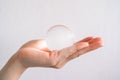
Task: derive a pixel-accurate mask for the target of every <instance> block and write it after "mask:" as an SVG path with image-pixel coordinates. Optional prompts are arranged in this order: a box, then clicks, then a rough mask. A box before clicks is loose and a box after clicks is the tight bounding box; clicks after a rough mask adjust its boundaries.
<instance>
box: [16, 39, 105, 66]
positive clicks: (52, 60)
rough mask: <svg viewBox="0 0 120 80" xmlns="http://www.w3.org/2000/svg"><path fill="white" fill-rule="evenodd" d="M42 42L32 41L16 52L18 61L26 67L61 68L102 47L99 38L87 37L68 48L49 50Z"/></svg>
mask: <svg viewBox="0 0 120 80" xmlns="http://www.w3.org/2000/svg"><path fill="white" fill-rule="evenodd" d="M45 43H46V42H45V41H44V40H32V41H29V42H28V43H26V44H24V45H23V46H22V47H21V48H20V49H19V50H18V52H17V56H18V59H19V60H20V62H21V63H22V64H23V65H24V66H25V67H26V68H28V67H52V68H61V67H63V66H64V65H65V64H66V63H67V62H68V61H70V60H72V59H75V58H77V57H79V56H80V55H82V54H85V53H87V52H89V51H92V50H95V49H97V48H99V47H101V46H103V42H102V40H101V38H99V37H96V38H93V37H87V38H85V39H83V40H81V41H78V42H76V43H75V44H73V45H72V46H70V47H67V48H64V49H61V50H50V49H49V48H48V47H47V45H45Z"/></svg>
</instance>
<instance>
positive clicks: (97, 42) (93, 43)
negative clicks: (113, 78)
mask: <svg viewBox="0 0 120 80" xmlns="http://www.w3.org/2000/svg"><path fill="white" fill-rule="evenodd" d="M90 43H91V44H90V45H89V47H86V48H83V49H81V50H79V51H78V52H77V53H75V54H73V55H71V56H70V57H69V58H68V61H69V60H72V59H74V58H76V57H79V56H80V55H82V54H85V53H87V52H89V51H93V50H95V49H97V48H99V47H101V46H103V41H102V40H101V38H99V37H97V38H95V39H94V40H92V41H91V42H90Z"/></svg>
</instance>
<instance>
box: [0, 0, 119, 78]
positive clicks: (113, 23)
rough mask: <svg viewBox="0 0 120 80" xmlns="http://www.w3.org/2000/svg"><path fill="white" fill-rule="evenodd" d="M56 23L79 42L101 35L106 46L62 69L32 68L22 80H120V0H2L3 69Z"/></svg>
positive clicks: (0, 60)
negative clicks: (27, 44) (20, 50)
mask: <svg viewBox="0 0 120 80" xmlns="http://www.w3.org/2000/svg"><path fill="white" fill-rule="evenodd" d="M56 24H63V25H66V26H68V27H69V28H71V29H72V30H73V32H74V33H75V35H76V38H75V40H76V41H78V40H80V39H82V38H84V37H87V36H101V37H102V38H103V40H104V43H105V45H104V47H102V48H100V49H98V50H96V51H93V52H90V53H88V54H85V55H83V56H81V57H79V58H77V59H75V60H73V61H71V62H70V63H68V64H66V65H65V66H64V68H62V69H58V70H57V69H47V68H30V69H28V70H27V71H25V72H24V74H23V75H22V76H21V78H20V80H120V0H0V68H2V67H3V66H4V65H5V63H6V62H7V61H8V60H9V58H10V57H11V56H12V55H13V54H14V53H15V52H16V51H17V50H18V49H19V47H20V46H21V45H22V44H24V43H25V42H27V41H29V40H32V39H41V38H42V39H43V38H44V36H45V33H46V31H47V29H48V28H50V27H51V26H53V25H56ZM13 76H14V75H13Z"/></svg>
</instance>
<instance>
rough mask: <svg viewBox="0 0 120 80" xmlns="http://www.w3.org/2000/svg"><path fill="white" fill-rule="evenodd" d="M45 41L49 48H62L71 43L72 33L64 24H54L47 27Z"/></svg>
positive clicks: (72, 40)
mask: <svg viewBox="0 0 120 80" xmlns="http://www.w3.org/2000/svg"><path fill="white" fill-rule="evenodd" d="M46 41H47V45H48V47H49V48H50V49H52V50H56V49H62V48H65V47H68V46H70V45H72V44H73V42H74V34H73V32H72V31H71V30H70V29H69V28H68V27H66V26H64V25H55V26H53V27H51V28H49V29H48V31H47V33H46Z"/></svg>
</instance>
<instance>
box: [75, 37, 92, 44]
mask: <svg viewBox="0 0 120 80" xmlns="http://www.w3.org/2000/svg"><path fill="white" fill-rule="evenodd" d="M92 39H94V37H87V38H85V39H83V40H80V41H78V42H76V43H75V44H78V43H79V42H88V41H90V40H92Z"/></svg>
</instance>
